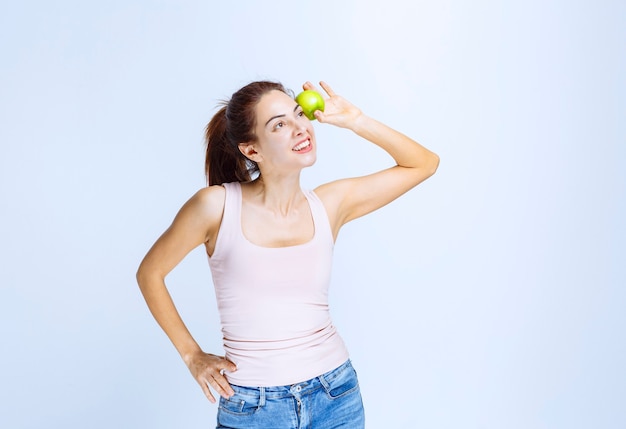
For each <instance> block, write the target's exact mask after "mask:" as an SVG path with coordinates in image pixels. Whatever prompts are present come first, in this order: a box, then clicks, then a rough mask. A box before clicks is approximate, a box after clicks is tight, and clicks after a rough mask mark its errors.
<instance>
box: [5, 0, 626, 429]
mask: <svg viewBox="0 0 626 429" xmlns="http://www.w3.org/2000/svg"><path fill="white" fill-rule="evenodd" d="M625 4H626V3H624V2H623V1H602V0H600V1H593V2H592V1H576V0H574V1H565V0H563V1H556V0H542V1H538V0H530V1H528V0H526V1H521V0H516V1H480V0H479V1H471V2H470V1H461V0H443V1H436V2H435V1H430V2H429V1H407V0H387V1H376V2H373V1H362V0H361V1H345V2H340V1H332V2H331V1H309V2H287V1H269V2H253V1H233V2H227V1H222V2H209V1H179V0H160V1H147V0H145V1H132V0H123V1H122V0H116V1H107V2H85V1H67V0H65V1H54V2H47V1H20V2H8V1H6V2H3V4H2V6H1V8H0V46H1V54H2V55H1V56H0V63H1V69H0V82H1V89H0V124H1V125H0V144H1V152H0V179H1V182H0V209H1V220H2V222H1V223H0V252H1V257H0V264H1V265H0V269H1V272H0V288H1V290H0V318H1V323H0V330H1V331H0V333H1V338H2V354H1V355H0V359H1V365H0V427H2V428H7V429H9V428H11V429H13V428H64V429H65V428H81V429H82V428H90V429H92V428H155V429H156V428H159V429H161V428H183V427H184V428H210V427H214V426H215V414H216V407H215V406H214V405H211V404H210V403H209V402H208V401H207V400H206V399H205V397H204V396H203V394H202V392H201V390H200V388H199V387H198V386H197V384H196V382H195V381H194V380H193V378H192V377H191V376H190V375H189V373H188V370H187V368H186V367H185V365H184V364H183V362H182V360H181V359H180V357H179V356H178V354H177V353H176V351H175V349H174V347H173V346H172V345H171V344H170V343H169V340H168V339H167V338H166V336H165V335H164V334H163V332H162V331H161V330H160V329H159V328H158V326H157V324H156V323H155V322H154V320H153V319H152V317H151V315H150V314H149V311H148V309H147V307H146V305H145V303H144V301H143V298H142V297H141V294H140V292H139V289H138V287H137V285H136V282H135V271H136V269H137V266H138V264H139V262H140V260H141V259H142V257H143V255H144V254H145V252H146V251H147V250H148V248H149V247H150V246H151V245H152V243H153V242H154V240H156V238H157V237H158V236H159V235H160V234H161V233H162V232H163V231H164V230H165V229H166V228H167V226H168V225H169V224H170V222H171V220H172V219H173V217H174V215H175V214H176V212H177V211H178V209H179V208H180V206H181V205H182V204H183V203H184V202H185V201H186V200H187V199H188V198H189V197H190V196H191V195H192V194H193V193H195V192H196V191H197V190H198V189H199V188H201V187H203V186H205V182H204V177H203V156H204V152H203V151H204V147H203V130H204V127H205V125H206V123H207V122H208V120H209V119H210V118H211V116H212V115H213V113H214V112H215V110H216V109H215V106H216V104H217V103H218V101H219V100H220V99H223V98H228V97H229V96H230V95H231V94H232V92H234V91H235V90H236V89H238V88H239V87H241V86H242V85H244V84H246V83H248V82H249V81H252V80H256V79H272V80H280V81H282V82H283V83H284V84H285V85H286V86H288V87H289V88H291V89H292V90H294V91H295V92H298V91H299V90H300V88H301V85H302V83H303V82H305V81H306V80H311V81H313V82H315V83H317V82H319V81H320V80H325V81H327V82H329V83H330V84H331V85H332V86H333V87H334V89H335V90H336V91H337V92H338V93H339V94H341V95H343V96H344V97H346V98H347V99H348V100H350V101H352V102H353V103H354V104H356V105H358V106H359V107H361V108H362V110H363V111H365V112H366V113H368V114H369V115H371V116H373V117H375V118H377V119H379V120H381V121H383V122H385V123H387V124H389V125H390V126H392V127H394V128H397V129H398V130H400V131H402V132H404V133H405V134H408V135H410V136H411V137H413V138H415V139H416V140H418V141H420V142H422V143H423V144H424V145H426V146H427V147H429V148H431V149H432V150H434V151H435V152H437V153H438V154H439V155H440V156H441V166H440V168H439V171H438V172H437V174H436V175H435V176H433V177H432V178H431V179H429V180H428V181H426V182H425V183H424V184H422V185H421V186H419V187H417V188H416V189H415V190H412V191H411V192H409V193H408V194H407V195H405V196H403V197H402V198H401V199H399V200H397V201H395V202H393V203H392V204H390V205H388V206H387V207H384V208H383V209H381V210H379V211H378V212H376V213H374V214H372V215H370V216H367V217H365V218H362V219H359V220H356V221H355V222H353V223H351V224H349V225H347V226H346V227H345V228H344V229H343V231H342V232H341V234H340V236H339V240H338V242H337V245H336V248H335V266H334V271H333V276H332V284H331V312H332V314H333V317H334V320H335V322H336V325H337V326H338V329H339V330H340V332H341V334H342V335H343V337H344V339H345V341H346V343H347V345H348V347H349V350H350V352H351V356H352V360H353V362H354V365H355V367H356V368H357V371H358V372H359V376H360V381H361V385H362V386H361V387H362V391H363V398H364V402H365V406H366V416H367V422H368V427H369V428H450V429H451V428H460V427H462V428H476V429H501V428H507V429H517V428H519V429H529V428H532V429H541V428H563V429H566V428H567V429H577V428H603V429H608V428H624V427H626V407H624V403H625V402H624V401H625V398H626V371H625V369H624V362H626V334H625V326H626V311H625V308H626V292H625V290H624V287H625V285H626V263H625V262H626V258H625V257H624V255H625V254H626V243H625V241H626V235H625V219H626V203H625V199H626V174H625V173H624V163H625V161H626V149H625V144H626V138H625V137H626V127H625V125H624V124H625V119H626V114H625V113H626V109H625V99H626V91H625V81H624V78H625V76H626V68H625V60H624V45H625V41H626V32H625V31H624V22H625V19H626V13H625V12H626V10H625ZM314 126H315V129H316V133H317V137H318V143H319V153H318V162H317V164H316V165H315V166H314V167H312V168H310V169H308V170H306V171H305V172H304V174H303V184H304V186H306V187H314V186H316V185H317V184H320V183H322V182H325V181H328V180H333V179H336V178H341V177H346V176H353V175H360V174H366V173H369V172H372V171H374V170H377V169H381V168H386V167H388V166H390V165H392V160H391V159H390V158H389V157H388V156H387V155H386V154H385V153H384V152H382V151H381V150H379V149H378V148H376V147H374V146H373V145H372V144H370V143H368V142H365V141H362V140H360V139H359V138H356V137H355V136H354V135H352V134H351V133H350V132H348V131H346V130H342V129H337V128H333V127H331V126H327V125H323V124H319V123H315V124H314ZM168 286H169V288H170V290H171V293H172V294H173V296H174V299H175V302H176V303H177V305H178V308H179V311H180V312H181V313H182V315H183V318H184V320H185V321H186V323H187V324H188V326H189V328H190V329H191V331H192V333H193V334H194V335H195V337H196V338H197V340H198V341H199V342H200V344H201V345H202V347H203V348H204V349H205V350H206V351H209V352H213V353H217V354H222V353H223V351H222V348H221V335H220V326H219V319H218V315H217V311H216V304H215V297H214V293H213V285H212V282H211V276H210V271H209V268H208V264H207V261H206V255H205V254H204V251H203V249H201V248H198V249H196V250H195V251H193V252H192V253H191V254H190V255H189V257H188V259H186V260H185V261H184V262H182V263H181V264H180V265H179V266H178V267H177V268H176V270H175V271H174V272H173V273H172V274H171V275H170V276H169V277H168Z"/></svg>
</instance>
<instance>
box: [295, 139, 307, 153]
mask: <svg viewBox="0 0 626 429" xmlns="http://www.w3.org/2000/svg"><path fill="white" fill-rule="evenodd" d="M310 143H311V142H310V141H309V140H306V141H304V142H302V143H300V144H299V145H298V146H296V147H294V148H293V150H295V151H298V150H302V149H304V148H305V147H307V146H308V145H309V144H310Z"/></svg>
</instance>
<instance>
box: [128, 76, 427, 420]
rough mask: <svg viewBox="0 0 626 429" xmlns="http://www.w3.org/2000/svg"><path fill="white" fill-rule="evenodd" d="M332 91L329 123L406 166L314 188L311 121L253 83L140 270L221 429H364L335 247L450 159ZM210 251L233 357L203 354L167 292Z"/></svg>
mask: <svg viewBox="0 0 626 429" xmlns="http://www.w3.org/2000/svg"><path fill="white" fill-rule="evenodd" d="M321 86H322V88H323V89H324V91H325V92H326V94H327V95H328V97H327V99H326V100H325V102H326V107H325V110H324V111H323V112H322V111H319V110H318V111H316V112H315V118H316V119H317V120H318V121H319V122H320V123H322V124H331V125H335V126H338V127H342V128H347V129H349V130H352V131H353V132H354V133H356V134H357V135H359V136H360V137H362V138H364V139H365V140H367V141H369V142H371V143H373V144H375V145H377V146H379V147H380V148H382V149H383V150H384V151H386V152H387V153H388V154H389V155H390V156H391V157H392V158H393V160H394V161H395V163H396V165H395V166H393V167H391V168H389V169H386V170H383V171H379V172H377V173H374V174H370V175H368V176H364V177H355V178H348V179H342V180H338V181H334V182H331V183H327V184H323V185H321V186H319V187H317V188H316V189H315V190H312V191H311V190H305V189H302V188H301V187H300V173H301V171H302V169H303V168H305V167H309V166H311V165H313V163H315V160H316V145H317V142H316V140H315V133H314V130H313V126H312V124H311V121H310V120H309V119H308V118H307V117H306V116H305V115H304V113H303V111H302V108H301V107H300V106H298V104H297V103H296V102H295V101H294V98H293V97H292V96H291V95H290V92H288V91H287V90H285V88H284V87H283V86H282V85H281V84H279V83H275V82H267V81H260V82H253V83H250V84H248V85H246V86H245V87H243V88H241V89H240V90H239V91H237V92H236V93H235V94H233V96H232V98H231V100H230V101H229V102H228V103H226V104H225V105H224V106H223V107H222V108H221V109H220V110H219V111H218V112H217V113H216V115H215V116H214V117H213V119H211V121H210V123H209V124H208V126H207V132H206V141H207V151H206V174H207V178H208V182H209V186H208V187H206V188H203V189H201V190H200V191H198V192H197V193H196V194H195V195H194V196H193V197H192V198H191V199H190V200H189V201H188V202H187V203H185V204H184V206H183V207H182V208H181V210H180V211H179V213H178V214H177V216H176V217H175V219H174V221H173V223H172V225H171V226H170V227H169V228H168V229H167V230H166V231H165V233H164V234H163V235H162V236H161V237H160V238H159V239H158V240H157V241H156V243H155V244H154V246H153V247H152V248H151V249H150V251H149V252H148V254H147V255H146V256H145V258H144V260H143V261H142V263H141V265H140V267H139V270H138V272H137V280H138V283H139V286H140V288H141V292H142V293H143V295H144V297H145V299H146V302H147V304H148V307H149V308H150V310H151V312H152V314H153V315H154V317H155V319H156V321H157V322H158V323H159V325H160V326H161V328H162V329H163V330H164V331H165V333H166V334H167V335H168V337H169V338H170V340H171V341H172V343H173V344H174V346H175V347H176V349H177V350H178V352H179V353H180V355H181V357H182V359H183V360H184V362H185V363H186V364H187V366H188V368H189V370H190V371H191V374H192V375H193V377H194V378H195V379H196V381H197V382H198V383H199V384H200V386H201V387H202V390H203V391H204V393H205V395H206V396H207V398H208V399H209V401H211V402H215V397H214V396H213V394H212V392H211V390H210V388H212V389H213V390H215V391H216V392H217V394H219V395H220V398H219V399H220V406H219V409H218V428H245V429H253V428H264V429H267V428H304V427H306V428H316V429H324V428H331V427H332V428H340V427H341V428H344V427H345V428H351V429H354V428H361V427H363V426H364V414H363V405H362V401H361V395H360V392H359V387H358V381H357V378H356V373H355V371H354V369H353V368H352V366H351V363H350V360H349V356H348V352H347V350H346V348H345V346H344V343H343V341H342V339H341V337H340V336H339V334H338V333H337V331H336V329H335V327H334V326H333V324H332V321H331V318H330V315H329V311H328V284H329V281H330V271H331V263H332V252H333V245H334V242H335V240H336V238H337V235H338V234H339V230H340V229H341V227H342V226H343V225H345V224H346V223H347V222H350V221H351V220H353V219H356V218H358V217H360V216H363V215H365V214H368V213H370V212H372V211H374V210H376V209H378V208H380V207H382V206H384V205H385V204H387V203H389V202H391V201H392V200H394V199H396V198H397V197H399V196H400V195H402V194H404V193H405V192H407V191H408V190H410V189H411V188H413V187H414V186H416V185H418V184H419V183H420V182H422V181H424V180H425V179H427V178H428V177H430V176H431V175H432V174H433V173H434V172H435V171H436V169H437V166H438V164H439V158H438V157H437V155H435V154H434V153H433V152H431V151H429V150H428V149H426V148H424V147H423V146H421V145H420V144H418V143H416V142H415V141H413V140H411V139H410V138H408V137H406V136H405V135H403V134H401V133H399V132H397V131H395V130H393V129H391V128H389V127H387V126H386V125H383V124H382V123H380V122H378V121H376V120H374V119H372V118H370V117H368V116H367V115H365V114H364V113H362V112H361V110H359V109H358V108H357V107H355V106H353V105H352V104H351V103H349V102H348V101H346V100H345V99H343V98H342V97H340V96H339V95H337V94H335V92H334V91H333V90H332V89H331V88H330V86H328V85H327V84H325V83H323V82H322V83H321ZM303 88H304V89H313V90H315V87H314V86H313V85H312V84H311V83H309V82H307V83H305V84H304V85H303ZM199 245H204V246H205V248H206V252H207V254H208V257H209V265H210V268H211V273H212V276H213V283H214V286H215V292H216V297H217V304H218V309H219V313H220V319H221V325H222V333H223V337H224V349H225V352H226V355H225V356H224V357H222V356H216V355H213V354H209V353H205V352H204V351H203V350H202V349H201V348H200V346H199V345H198V344H197V343H196V341H195V340H194V338H193V337H192V335H191V334H190V333H189V331H188V330H187V328H186V327H185V324H184V323H183V321H182V320H181V318H180V316H179V314H178V312H177V310H176V308H175V306H174V303H173V302H172V299H171V298H170V295H169V294H168V291H167V288H166V285H165V277H166V276H167V274H168V273H169V272H170V271H171V270H172V269H173V268H174V267H175V266H176V265H177V264H178V263H179V262H180V261H181V260H182V259H183V258H184V257H185V255H187V254H188V253H189V252H190V251H191V250H192V249H194V248H196V247H197V246H199Z"/></svg>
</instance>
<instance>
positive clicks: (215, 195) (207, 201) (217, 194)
mask: <svg viewBox="0 0 626 429" xmlns="http://www.w3.org/2000/svg"><path fill="white" fill-rule="evenodd" d="M225 199H226V190H225V189H224V187H223V186H220V185H213V186H208V187H206V188H202V189H200V190H199V191H197V192H196V193H195V194H194V195H193V196H192V197H191V198H190V199H189V200H188V201H187V202H186V203H185V205H184V206H183V208H182V209H181V213H184V212H190V213H191V214H193V215H194V216H200V217H201V218H203V219H205V220H208V221H210V220H215V219H218V220H219V219H221V218H222V214H223V213H224V201H225Z"/></svg>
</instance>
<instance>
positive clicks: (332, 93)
mask: <svg viewBox="0 0 626 429" xmlns="http://www.w3.org/2000/svg"><path fill="white" fill-rule="evenodd" d="M320 85H321V86H322V88H323V89H324V91H326V94H328V96H329V97H333V96H335V95H337V94H335V91H333V89H332V88H331V87H330V85H328V84H327V83H326V82H324V81H322V82H320Z"/></svg>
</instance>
